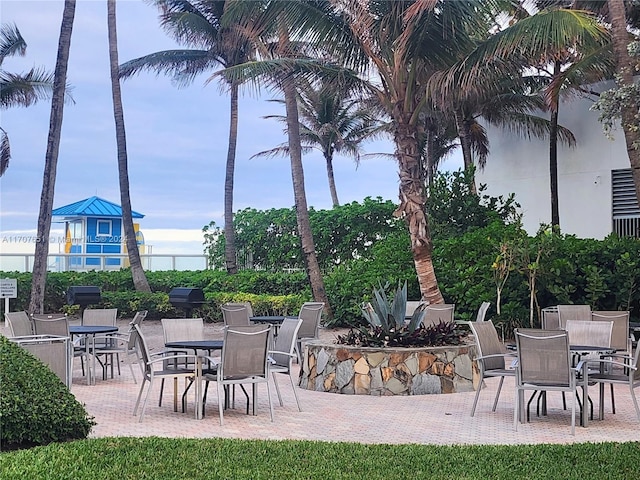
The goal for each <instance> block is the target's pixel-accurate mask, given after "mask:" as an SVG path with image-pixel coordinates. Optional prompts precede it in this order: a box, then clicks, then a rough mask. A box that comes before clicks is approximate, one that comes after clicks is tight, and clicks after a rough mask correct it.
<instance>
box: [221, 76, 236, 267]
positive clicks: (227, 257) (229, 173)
mask: <svg viewBox="0 0 640 480" xmlns="http://www.w3.org/2000/svg"><path fill="white" fill-rule="evenodd" d="M229 90H230V94H231V109H230V110H231V111H230V120H229V148H228V149H227V170H226V174H225V179H224V261H225V264H226V267H227V273H231V274H235V273H238V261H237V256H236V234H235V230H234V228H233V177H234V172H235V168H236V145H237V143H238V84H237V83H236V82H232V83H231V85H230V89H229Z"/></svg>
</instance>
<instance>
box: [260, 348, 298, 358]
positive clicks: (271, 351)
mask: <svg viewBox="0 0 640 480" xmlns="http://www.w3.org/2000/svg"><path fill="white" fill-rule="evenodd" d="M273 353H276V354H278V355H286V356H287V357H291V358H296V357H297V355H296V354H295V353H289V352H281V351H280V350H269V351H268V352H267V354H269V355H271V354H273Z"/></svg>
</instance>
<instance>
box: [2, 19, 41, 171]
mask: <svg viewBox="0 0 640 480" xmlns="http://www.w3.org/2000/svg"><path fill="white" fill-rule="evenodd" d="M26 51H27V43H26V42H25V40H24V38H22V35H21V34H20V30H18V27H16V26H15V25H10V24H3V25H2V26H1V27H0V67H2V63H3V61H4V59H5V58H6V57H10V56H12V55H20V56H23V55H25V54H26ZM52 87H53V75H51V74H50V73H47V72H45V71H44V70H41V69H36V68H32V69H31V70H30V71H29V72H27V73H24V74H15V73H10V72H6V71H4V70H2V69H0V109H6V108H10V107H15V106H22V107H28V106H29V105H32V104H33V103H35V102H37V101H38V100H41V99H44V98H49V97H50V96H51V91H52ZM10 159H11V147H10V144H9V136H8V135H7V132H6V131H5V130H4V129H3V128H1V127H0V177H1V176H2V175H3V174H4V172H5V171H6V170H7V168H8V167H9V160H10Z"/></svg>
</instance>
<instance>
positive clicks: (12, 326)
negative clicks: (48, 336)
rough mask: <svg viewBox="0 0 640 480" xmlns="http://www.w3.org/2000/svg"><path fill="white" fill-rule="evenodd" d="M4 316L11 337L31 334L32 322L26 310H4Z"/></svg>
mask: <svg viewBox="0 0 640 480" xmlns="http://www.w3.org/2000/svg"><path fill="white" fill-rule="evenodd" d="M4 318H5V320H6V321H7V324H8V325H9V331H10V332H11V336H12V337H25V336H28V335H33V324H32V323H31V319H30V318H29V314H28V313H27V312H25V311H22V312H6V313H5V314H4Z"/></svg>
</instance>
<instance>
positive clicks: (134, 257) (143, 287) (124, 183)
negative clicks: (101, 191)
mask: <svg viewBox="0 0 640 480" xmlns="http://www.w3.org/2000/svg"><path fill="white" fill-rule="evenodd" d="M107 27H108V36H109V65H110V70H111V95H112V97H113V117H114V120H115V125H116V146H117V150H118V178H119V180H120V201H121V203H122V222H123V226H124V236H125V242H126V243H125V245H126V247H127V254H128V256H129V265H130V266H131V275H132V277H133V285H134V286H135V288H136V290H137V291H139V292H151V287H149V282H148V281H147V277H146V275H145V273H144V269H143V268H142V262H141V261H140V251H139V250H138V244H137V241H136V232H135V230H134V227H133V217H132V215H131V196H130V194H129V170H128V165H127V137H126V132H125V128H124V111H123V109H122V94H121V91H120V79H119V78H118V34H117V28H116V0H107Z"/></svg>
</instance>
